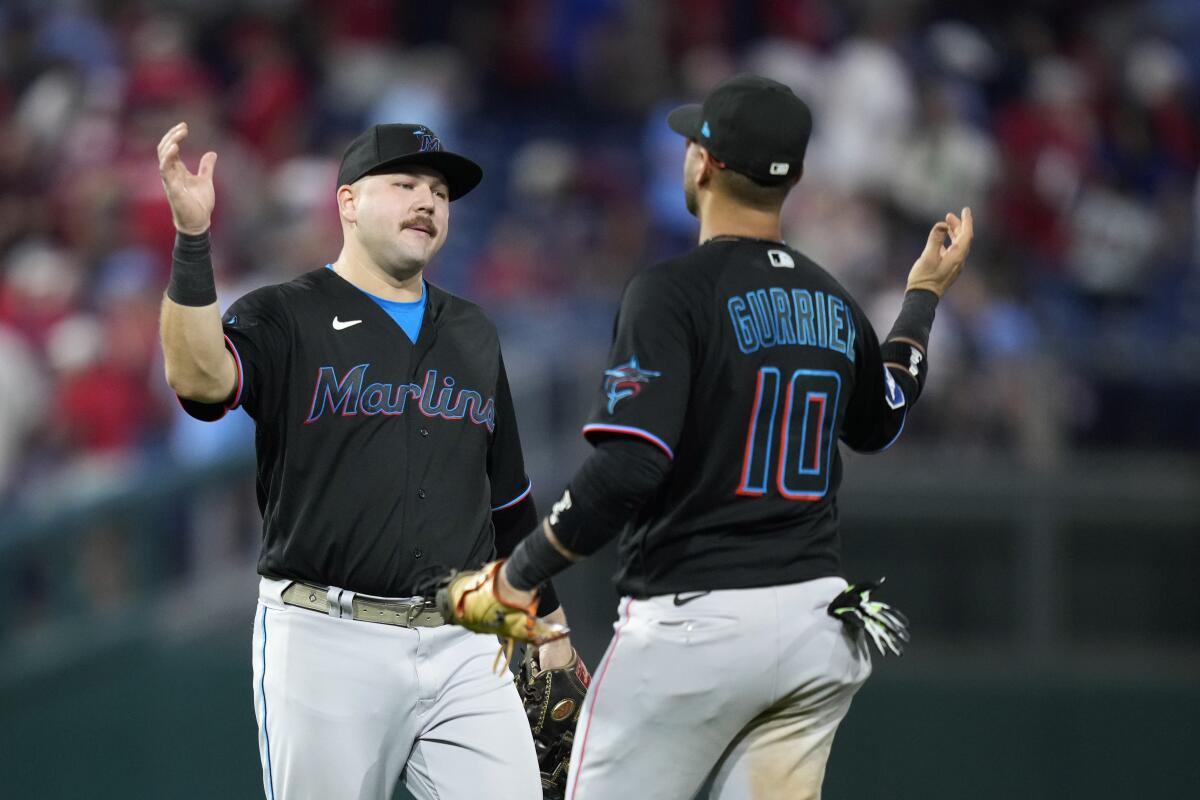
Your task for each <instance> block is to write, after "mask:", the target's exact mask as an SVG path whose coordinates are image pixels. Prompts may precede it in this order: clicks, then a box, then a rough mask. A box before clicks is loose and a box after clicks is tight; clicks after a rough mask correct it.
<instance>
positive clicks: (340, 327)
mask: <svg viewBox="0 0 1200 800" xmlns="http://www.w3.org/2000/svg"><path fill="white" fill-rule="evenodd" d="M360 322H362V320H361V319H348V320H346V321H345V322H342V321H341V320H339V319H338V318H337V317H334V318H333V329H334V330H335V331H344V330H346V328H352V327H354V326H355V325H357V324H358V323H360Z"/></svg>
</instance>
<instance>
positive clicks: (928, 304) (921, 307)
mask: <svg viewBox="0 0 1200 800" xmlns="http://www.w3.org/2000/svg"><path fill="white" fill-rule="evenodd" d="M937 305H938V296H937V295H936V294H934V293H933V292H931V291H929V290H928V289H913V290H911V291H909V292H906V293H905V295H904V305H903V306H901V307H900V314H899V316H897V317H896V324H895V325H893V326H892V332H891V333H889V334H888V335H887V339H886V341H889V342H890V341H892V340H893V339H897V338H904V339H911V340H912V341H914V342H916V343H917V344H918V345H920V347H921V349H922V350H928V349H929V331H930V329H931V328H933V316H934V314H935V313H936V312H937Z"/></svg>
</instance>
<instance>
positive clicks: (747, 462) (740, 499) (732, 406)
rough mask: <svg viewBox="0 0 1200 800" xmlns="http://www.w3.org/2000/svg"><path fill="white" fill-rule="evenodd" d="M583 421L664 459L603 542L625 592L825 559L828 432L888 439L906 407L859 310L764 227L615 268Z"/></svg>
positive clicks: (872, 446)
mask: <svg viewBox="0 0 1200 800" xmlns="http://www.w3.org/2000/svg"><path fill="white" fill-rule="evenodd" d="M610 358H611V361H610V363H611V365H612V366H611V367H609V368H608V369H607V370H606V371H605V373H604V380H603V383H602V386H601V393H600V397H599V400H598V402H597V403H596V406H595V410H594V412H593V414H592V416H591V418H590V421H589V422H588V424H587V425H586V426H584V435H585V436H587V437H588V438H589V439H590V440H592V441H593V442H595V441H597V440H599V439H601V438H603V437H606V436H616V435H622V436H634V437H638V438H641V439H644V440H645V441H647V442H649V443H650V444H652V445H653V446H655V447H657V448H659V449H660V450H662V452H663V453H665V454H666V455H667V457H668V458H670V459H671V460H672V465H671V469H670V471H669V473H668V475H667V479H666V481H665V482H664V483H663V484H662V485H661V486H660V488H659V491H658V492H657V494H656V495H655V496H654V497H653V498H652V499H651V500H650V501H649V502H648V503H646V504H645V505H644V506H643V507H642V508H641V509H640V511H639V512H638V514H637V515H636V517H635V518H634V520H633V521H632V522H631V523H630V525H629V526H628V527H627V528H626V530H625V531H624V532H623V534H622V536H621V539H620V543H619V556H620V569H619V572H618V575H617V584H618V587H619V589H620V590H621V591H622V592H623V593H625V594H629V595H632V596H635V597H642V596H649V595H657V594H666V593H671V592H683V591H695V590H711V589H736V588H748V587H755V586H770V585H778V584H785V583H795V582H799V581H804V580H810V579H813V578H818V577H825V576H830V575H836V574H837V572H838V569H839V565H838V552H839V546H838V538H837V535H838V534H837V502H836V493H837V489H838V485H839V483H840V482H841V477H842V464H841V457H840V455H839V452H838V446H837V442H838V440H839V438H840V439H841V440H842V441H843V442H845V443H846V444H847V445H848V446H850V447H851V448H853V449H856V450H862V451H873V450H879V449H883V448H885V447H887V446H889V445H890V444H891V443H892V441H894V440H895V438H896V437H897V436H898V435H899V432H900V430H901V428H902V427H903V423H904V414H905V412H906V411H907V404H906V402H905V398H904V393H903V390H902V388H901V387H900V386H899V385H897V384H896V383H895V381H894V380H893V379H892V377H891V375H890V373H888V371H887V370H886V369H885V368H884V366H883V362H882V360H881V358H880V353H879V343H878V340H877V338H876V335H875V331H874V330H873V329H872V327H871V324H870V322H869V321H868V320H867V319H866V317H865V316H864V315H863V313H862V311H861V310H860V309H859V307H858V305H857V304H856V303H855V302H854V300H853V298H851V297H850V295H849V294H848V293H847V292H846V290H845V289H844V288H842V286H841V285H840V284H838V283H837V281H835V280H834V279H833V278H832V277H831V276H830V275H829V274H828V273H827V272H825V271H824V270H822V269H821V268H820V267H818V266H817V265H816V264H814V263H813V262H812V261H810V260H809V259H807V258H805V257H804V256H803V255H802V254H800V253H799V252H797V251H795V250H793V249H791V248H788V247H786V246H784V245H782V244H780V243H778V242H767V241H763V240H757V239H743V238H722V239H716V240H713V241H710V242H708V243H707V244H704V245H702V246H700V247H699V248H697V249H695V250H693V251H692V252H690V253H688V254H686V255H684V256H681V257H679V258H676V259H672V260H669V261H666V262H663V263H660V264H657V265H655V266H653V267H650V268H648V269H646V270H644V271H642V272H641V273H639V274H638V275H637V276H635V277H634V278H633V280H632V281H630V283H629V285H628V286H627V287H626V290H625V294H624V297H623V298H622V302H621V309H620V312H619V313H618V316H617V321H616V326H615V333H614V340H613V346H612V351H611V356H610Z"/></svg>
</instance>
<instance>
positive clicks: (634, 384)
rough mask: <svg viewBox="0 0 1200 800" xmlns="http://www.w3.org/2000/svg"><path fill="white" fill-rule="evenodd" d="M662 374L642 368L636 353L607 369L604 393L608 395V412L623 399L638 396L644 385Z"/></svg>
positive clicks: (611, 411) (614, 408)
mask: <svg viewBox="0 0 1200 800" xmlns="http://www.w3.org/2000/svg"><path fill="white" fill-rule="evenodd" d="M661 375H662V373H661V372H655V371H654V370H649V369H642V368H641V366H640V365H639V364H638V359H637V356H636V355H635V356H631V357H630V359H629V360H628V361H626V362H625V363H624V364H618V365H617V366H615V367H613V368H612V369H606V370H605V371H604V393H605V395H606V396H607V397H608V413H609V414H611V413H613V412H614V411H615V410H616V408H617V405H619V404H620V403H621V402H622V401H623V400H628V399H629V398H631V397H637V396H638V394H640V393H641V391H642V387H643V386H645V385H646V384H647V383H649V382H650V381H651V380H652V379H654V378H658V377H660V376H661Z"/></svg>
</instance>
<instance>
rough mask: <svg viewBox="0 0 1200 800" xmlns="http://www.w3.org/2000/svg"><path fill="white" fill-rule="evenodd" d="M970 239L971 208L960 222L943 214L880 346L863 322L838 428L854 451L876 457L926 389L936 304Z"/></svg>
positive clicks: (897, 433) (897, 432) (959, 268)
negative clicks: (854, 369) (848, 395)
mask: <svg viewBox="0 0 1200 800" xmlns="http://www.w3.org/2000/svg"><path fill="white" fill-rule="evenodd" d="M947 237H949V239H950V243H949V244H946V239H947ZM973 237H974V223H973V221H972V218H971V209H969V208H964V209H963V215H962V218H961V219H960V218H959V217H957V216H956V215H954V214H947V215H946V219H945V220H944V221H941V222H938V223H937V224H936V225H934V226H933V228H932V229H931V230H930V231H929V238H928V240H927V241H926V243H925V249H924V251H923V252H922V253H921V255H920V256H919V257H918V258H917V260H916V262H915V263H914V264H913V267H912V270H911V271H910V272H909V275H908V291H907V292H906V293H905V295H904V305H903V307H902V308H901V310H900V314H899V316H898V317H897V318H896V323H895V324H894V325H893V326H892V330H891V332H890V333H889V334H888V335H887V337H886V338H885V339H884V341H883V343H882V344H879V343H878V342H877V340H876V338H875V332H874V330H872V329H871V325H870V323H869V322H868V321H866V318H865V317H864V318H863V320H862V324H861V326H860V327H861V333H862V335H861V336H859V338H858V342H859V345H858V346H859V350H858V356H859V358H858V375H857V380H856V381H855V387H854V395H853V396H852V397H851V400H850V405H849V407H848V408H847V410H846V416H845V422H844V423H843V426H842V440H843V441H844V442H845V443H846V444H847V445H849V446H850V447H851V448H853V449H854V450H858V451H860V452H878V451H879V450H884V449H887V448H888V447H889V446H890V445H891V444H892V442H894V441H895V440H896V439H897V438H898V437H899V436H900V432H901V431H902V430H903V428H904V421H905V418H906V416H907V414H908V410H909V409H910V408H912V406H913V404H914V403H916V401H917V398H918V397H920V395H921V391H922V389H924V387H925V376H926V374H927V372H928V369H929V354H928V349H929V332H930V329H931V328H932V327H933V317H934V314H935V312H936V310H937V305H938V301H939V300H940V299H941V297H942V295H943V294H944V293H945V291H946V290H947V289H949V288H950V285H951V284H953V283H954V281H955V280H956V279H957V278H958V275H959V273H960V272H962V268H963V264H964V263H965V262H966V259H967V253H968V252H969V251H970V249H971V240H972V238H973Z"/></svg>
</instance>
